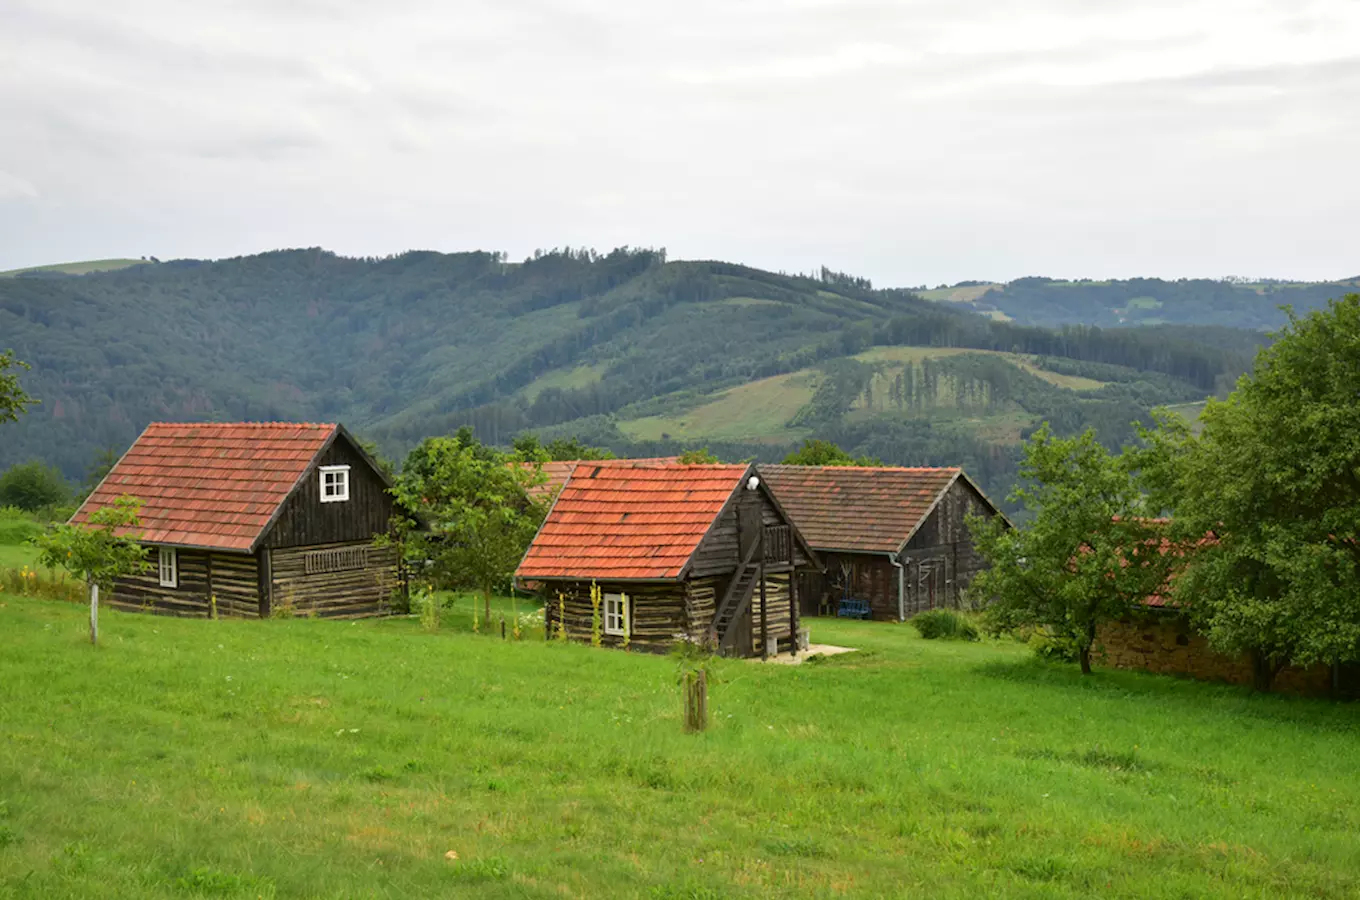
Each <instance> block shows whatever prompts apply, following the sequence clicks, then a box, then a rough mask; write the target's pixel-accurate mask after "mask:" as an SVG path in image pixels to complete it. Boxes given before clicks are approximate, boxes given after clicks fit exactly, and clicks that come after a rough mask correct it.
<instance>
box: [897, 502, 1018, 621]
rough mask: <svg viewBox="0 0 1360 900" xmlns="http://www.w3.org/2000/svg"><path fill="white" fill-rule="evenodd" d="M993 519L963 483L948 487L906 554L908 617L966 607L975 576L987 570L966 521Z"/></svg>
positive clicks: (913, 536) (903, 558) (991, 511)
mask: <svg viewBox="0 0 1360 900" xmlns="http://www.w3.org/2000/svg"><path fill="white" fill-rule="evenodd" d="M994 514H995V512H994V511H993V510H992V508H991V506H990V505H989V504H988V503H987V501H986V500H984V499H983V498H982V496H981V495H980V494H978V492H977V491H976V490H974V489H973V487H972V486H971V485H969V484H968V483H967V482H965V481H964V480H963V479H961V478H960V479H958V480H957V481H955V482H954V483H953V484H952V485H951V486H950V488H949V490H948V491H946V492H945V494H944V496H943V497H941V498H940V502H939V503H938V504H937V505H936V507H935V509H934V510H933V511H932V512H931V514H930V515H929V516H927V517H926V520H925V521H924V522H923V523H921V527H920V528H919V529H917V531H916V533H915V534H914V535H912V538H911V540H910V541H909V542H908V543H907V546H906V549H905V550H904V552H903V554H902V562H903V563H904V564H905V565H906V566H907V572H906V602H905V604H904V605H905V606H906V613H907V616H908V617H910V616H912V615H914V614H916V613H918V612H923V611H924V610H927V609H937V608H940V607H958V606H960V605H962V603H963V595H964V592H965V591H966V590H967V588H968V585H969V584H970V583H971V582H972V580H973V576H975V575H976V574H977V573H978V572H980V571H981V570H982V569H983V568H984V567H985V563H984V561H983V559H982V557H981V556H979V555H978V553H977V551H976V549H975V548H974V546H973V539H972V536H971V535H969V533H968V527H967V525H966V524H965V519H966V518H967V517H968V516H969V515H981V516H991V515H994ZM895 602H896V601H895V600H894V603H895ZM894 615H895V613H894Z"/></svg>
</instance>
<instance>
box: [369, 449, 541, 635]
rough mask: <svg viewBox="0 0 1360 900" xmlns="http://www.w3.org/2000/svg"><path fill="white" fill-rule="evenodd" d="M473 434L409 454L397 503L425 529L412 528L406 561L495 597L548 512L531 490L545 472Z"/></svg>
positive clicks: (443, 580) (438, 578) (435, 577)
mask: <svg viewBox="0 0 1360 900" xmlns="http://www.w3.org/2000/svg"><path fill="white" fill-rule="evenodd" d="M525 462H526V460H524V459H522V458H521V457H520V456H519V455H518V454H507V453H501V452H499V451H496V450H495V449H493V448H490V447H487V446H485V445H484V444H482V443H480V442H479V441H477V440H476V439H474V438H473V437H472V435H471V432H470V431H467V432H464V431H460V432H459V433H458V434H457V435H456V436H454V437H451V438H450V437H435V438H427V439H425V440H424V441H423V442H421V444H420V445H419V446H418V447H416V448H415V449H414V450H412V451H411V453H410V455H409V456H407V458H406V464H405V465H404V466H403V467H402V473H401V475H400V476H399V477H398V478H397V482H396V487H395V489H394V493H395V496H396V499H397V501H398V503H399V504H400V505H401V506H402V507H403V508H405V509H407V510H410V511H411V512H413V513H414V515H415V517H416V518H417V519H418V520H419V521H421V522H423V523H424V524H425V525H426V526H427V527H426V529H424V530H415V529H406V530H405V533H404V540H403V543H404V544H405V549H404V552H405V554H406V555H407V558H408V559H410V560H413V561H419V562H420V563H421V571H424V572H425V573H426V574H427V576H428V577H429V578H430V579H431V580H432V581H433V582H434V583H436V584H441V585H447V586H469V587H473V588H475V589H477V590H478V591H480V592H481V594H482V598H483V602H484V605H485V613H486V616H487V617H488V618H489V617H490V615H491V595H492V594H493V593H494V592H495V590H496V588H498V587H503V586H506V585H508V584H509V582H510V580H511V578H512V577H513V575H514V571H515V567H516V566H517V565H518V564H519V561H520V559H521V558H522V557H523V556H524V552H525V550H527V549H528V547H529V542H530V541H532V540H533V537H534V534H535V533H536V532H537V531H538V526H539V525H540V524H541V523H542V521H543V517H544V514H545V513H546V511H547V510H546V507H545V505H544V504H543V503H542V502H540V501H536V500H534V499H533V498H532V497H531V496H530V494H529V488H531V487H533V486H535V485H538V484H541V483H543V478H544V476H543V473H542V470H541V469H540V468H539V467H538V466H535V465H525V464H524V463H525Z"/></svg>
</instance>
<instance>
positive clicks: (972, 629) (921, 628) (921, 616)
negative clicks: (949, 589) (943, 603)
mask: <svg viewBox="0 0 1360 900" xmlns="http://www.w3.org/2000/svg"><path fill="white" fill-rule="evenodd" d="M911 627H913V628H915V629H916V630H917V631H918V632H919V633H920V635H921V637H923V638H925V639H926V640H928V641H933V640H945V641H976V640H978V638H979V635H978V629H977V626H976V625H974V624H973V621H972V620H971V619H969V618H968V617H967V616H965V615H964V614H963V613H961V612H957V611H955V610H952V609H931V610H927V611H926V612H923V613H917V614H916V615H915V616H913V617H912V619H911Z"/></svg>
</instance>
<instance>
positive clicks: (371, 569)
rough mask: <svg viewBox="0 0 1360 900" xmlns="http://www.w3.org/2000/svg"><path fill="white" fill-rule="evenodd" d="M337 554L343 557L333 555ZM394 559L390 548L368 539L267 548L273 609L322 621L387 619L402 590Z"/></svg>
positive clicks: (391, 547) (393, 550) (394, 551)
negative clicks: (373, 617) (393, 601)
mask: <svg viewBox="0 0 1360 900" xmlns="http://www.w3.org/2000/svg"><path fill="white" fill-rule="evenodd" d="M337 551H338V552H341V553H345V554H347V555H345V556H343V557H337V556H335V555H334V554H336V553H337ZM309 556H311V572H310V573H309V571H308V569H309V559H308V558H309ZM397 557H398V554H397V549H396V547H395V546H386V547H375V546H373V545H372V544H371V542H369V541H350V542H346V543H336V544H321V545H317V546H310V547H289V548H287V549H282V550H271V551H270V553H269V567H270V579H269V582H270V591H271V594H272V601H271V602H272V609H273V611H274V612H275V613H280V612H281V611H286V610H289V609H291V610H292V611H293V613H294V614H295V615H309V616H319V617H321V618H327V619H331V618H335V619H357V618H362V617H366V616H381V615H386V614H387V613H388V612H389V611H390V609H391V602H392V595H393V594H394V593H395V592H397V591H398V590H399V589H400V587H401V584H400V579H399V577H398V568H397ZM337 559H338V560H340V561H339V562H338V563H337Z"/></svg>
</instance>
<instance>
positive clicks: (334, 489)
mask: <svg viewBox="0 0 1360 900" xmlns="http://www.w3.org/2000/svg"><path fill="white" fill-rule="evenodd" d="M348 499H349V466H322V467H321V502H322V503H341V502H343V501H345V500H348Z"/></svg>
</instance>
